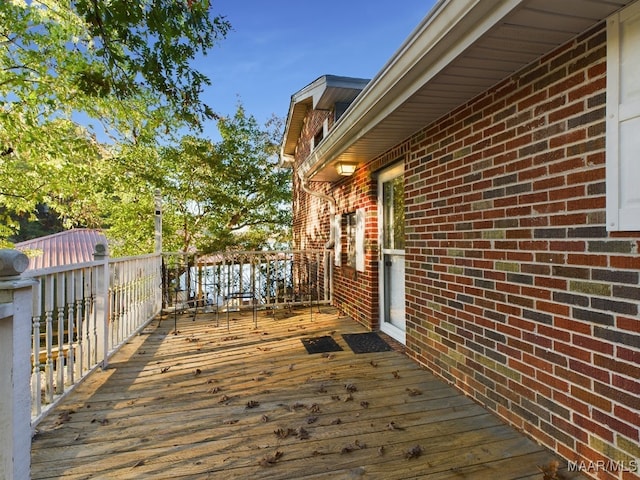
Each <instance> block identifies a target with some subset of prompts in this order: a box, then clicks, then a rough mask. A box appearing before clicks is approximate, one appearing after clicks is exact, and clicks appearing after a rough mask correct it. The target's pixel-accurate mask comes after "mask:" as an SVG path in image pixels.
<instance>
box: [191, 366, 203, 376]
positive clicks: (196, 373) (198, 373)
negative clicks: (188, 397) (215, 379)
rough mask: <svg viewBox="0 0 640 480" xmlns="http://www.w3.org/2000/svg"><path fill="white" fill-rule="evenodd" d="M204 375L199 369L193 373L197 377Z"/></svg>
mask: <svg viewBox="0 0 640 480" xmlns="http://www.w3.org/2000/svg"><path fill="white" fill-rule="evenodd" d="M201 373H202V370H200V369H199V368H196V369H195V371H194V372H193V374H194V375H195V376H196V377H197V376H198V375H200V374H201Z"/></svg>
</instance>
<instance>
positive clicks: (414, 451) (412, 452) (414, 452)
mask: <svg viewBox="0 0 640 480" xmlns="http://www.w3.org/2000/svg"><path fill="white" fill-rule="evenodd" d="M423 451H424V450H423V449H422V447H421V446H420V445H414V446H413V447H411V448H410V449H409V450H407V451H406V452H404V458H406V459H407V460H410V459H412V458H418V457H419V456H420V455H422V452H423Z"/></svg>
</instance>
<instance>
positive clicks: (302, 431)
mask: <svg viewBox="0 0 640 480" xmlns="http://www.w3.org/2000/svg"><path fill="white" fill-rule="evenodd" d="M296 437H298V439H299V440H306V439H307V438H309V432H308V431H307V430H305V429H304V428H303V427H299V428H298V429H297V430H296Z"/></svg>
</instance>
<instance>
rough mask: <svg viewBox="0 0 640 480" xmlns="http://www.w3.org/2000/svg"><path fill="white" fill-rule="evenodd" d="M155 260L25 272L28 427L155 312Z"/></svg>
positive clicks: (158, 292)
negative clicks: (29, 296)
mask: <svg viewBox="0 0 640 480" xmlns="http://www.w3.org/2000/svg"><path fill="white" fill-rule="evenodd" d="M161 261H162V259H161V256H160V255H145V256H139V257H129V258H119V259H109V258H108V257H107V256H106V255H97V256H96V261H94V262H89V263H83V264H76V265H72V266H67V267H58V268H51V269H46V270H39V271H36V272H32V273H31V274H30V273H29V272H26V273H25V277H31V278H32V279H33V280H35V281H36V282H37V283H36V286H35V287H34V289H33V314H32V315H33V317H32V352H31V360H32V365H31V367H32V368H31V371H32V375H31V390H32V399H31V400H32V427H35V425H37V423H38V421H39V420H40V419H41V418H42V416H43V415H44V414H45V413H46V411H47V410H48V409H49V408H50V407H51V406H52V405H54V404H55V403H57V401H58V400H59V399H60V398H62V397H63V396H64V394H65V393H66V392H67V391H69V390H70V389H71V388H73V386H74V385H76V384H77V383H78V382H79V381H80V380H81V379H82V378H84V377H85V376H86V375H87V374H88V373H89V372H91V371H92V370H94V369H95V368H96V367H98V366H102V367H106V365H107V363H108V359H109V357H110V356H111V355H112V354H113V353H114V352H115V351H116V350H117V349H118V348H119V347H120V346H121V345H122V344H123V343H124V342H125V341H126V340H127V339H128V338H130V337H131V336H132V335H134V334H136V333H137V332H138V331H139V330H140V329H142V328H143V327H144V326H145V325H146V324H147V323H148V322H149V321H150V320H151V319H153V317H154V316H155V315H156V314H157V313H159V312H160V309H161V306H162V303H161V302H162V276H161V272H162V267H161Z"/></svg>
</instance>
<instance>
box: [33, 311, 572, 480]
mask: <svg viewBox="0 0 640 480" xmlns="http://www.w3.org/2000/svg"><path fill="white" fill-rule="evenodd" d="M363 331H364V329H363V328H362V327H361V326H360V325H358V324H357V323H355V322H353V321H352V320H351V319H348V318H344V317H342V318H341V317H339V316H338V314H337V312H336V311H335V310H334V309H332V308H329V307H324V308H323V309H322V313H318V312H317V311H314V312H313V315H311V312H310V310H309V309H304V310H298V311H294V312H292V313H288V312H286V311H283V312H277V314H276V317H275V319H274V318H273V317H271V316H266V315H264V314H262V313H260V314H259V316H258V328H254V323H253V319H252V317H251V315H250V314H249V315H248V316H246V315H241V314H238V313H236V314H234V315H233V317H232V318H231V319H230V326H229V329H227V324H226V319H221V321H220V322H219V324H218V323H217V322H216V320H215V319H214V318H213V317H212V315H211V314H204V315H203V314H199V315H197V317H196V318H195V320H193V319H192V316H190V315H181V316H178V317H177V332H175V331H174V318H173V317H169V318H163V319H162V320H155V321H154V322H153V323H152V324H150V325H149V326H148V327H147V328H146V329H145V330H144V331H143V332H142V333H141V334H140V335H138V336H137V337H135V338H134V339H132V340H131V341H130V342H128V344H127V345H125V346H124V347H123V348H122V349H121V350H120V351H119V352H118V353H117V354H116V355H114V357H113V358H112V359H111V363H110V366H109V368H108V369H106V370H104V371H99V372H96V373H95V374H93V375H92V376H90V377H89V378H88V379H87V380H86V381H85V382H84V383H82V384H81V385H80V386H78V387H77V388H76V390H75V391H74V392H72V394H71V395H70V396H69V397H68V398H67V399H65V401H64V402H62V403H61V404H60V405H59V406H58V407H57V408H56V409H55V410H53V411H52V412H51V413H50V414H49V415H48V416H47V417H46V418H45V419H44V420H43V421H42V422H41V423H40V425H39V426H38V433H37V435H36V436H35V437H34V441H33V447H32V478H33V479H34V480H39V479H53V478H64V479H88V478H104V479H111V478H116V479H129V478H131V479H138V478H149V479H163V478H225V479H234V478H238V479H240V478H241V479H248V478H251V479H261V478H269V479H289V478H291V479H298V478H300V479H302V478H308V479H316V478H331V479H340V478H345V479H352V478H380V479H385V480H386V479H395V478H397V479H408V478H425V479H434V480H435V479H454V478H455V479H459V478H467V479H486V478H501V479H506V480H508V479H522V480H524V479H529V480H531V479H534V478H542V474H541V473H540V470H539V469H538V466H539V465H547V464H549V463H550V462H551V461H552V460H554V458H555V457H554V456H553V455H552V454H551V453H550V452H548V451H547V450H545V449H544V448H542V447H540V446H538V445H537V444H535V443H534V442H532V441H531V440H529V439H527V438H526V437H524V436H523V435H522V434H521V433H519V432H517V431H515V430H514V429H512V428H511V427H508V426H506V425H504V424H503V423H501V422H500V420H499V419H497V418H496V417H495V416H493V415H492V414H490V413H488V412H487V411H486V410H484V409H483V408H482V407H481V406H479V405H477V404H476V403H474V402H473V401H472V400H470V399H469V398H467V397H465V396H463V395H461V394H460V393H459V392H457V391H456V390H455V389H453V388H452V387H450V386H449V385H447V384H445V383H444V382H442V381H441V380H439V379H437V378H435V377H434V376H433V375H431V374H430V373H429V372H427V371H425V370H424V369H422V368H420V367H419V366H418V365H417V364H415V363H414V362H412V361H411V360H410V359H409V358H407V357H406V356H405V355H404V354H403V353H401V352H399V351H397V349H396V351H389V352H378V353H371V354H357V355H356V354H354V353H353V352H352V351H351V350H350V349H349V347H348V346H347V345H346V343H345V342H344V340H343V338H342V337H341V334H343V333H358V332H363ZM322 335H331V336H333V338H334V339H335V340H336V342H337V343H338V344H339V345H341V346H342V348H343V349H344V350H343V351H339V352H332V353H330V354H308V353H307V352H306V350H305V348H304V346H303V345H302V342H301V341H300V339H301V338H304V337H316V336H322ZM347 386H348V387H349V389H348V388H347ZM348 390H353V391H348ZM300 429H303V430H302V432H301V430H300ZM276 431H279V432H280V435H276V434H275V433H274V432H276ZM304 432H306V434H305V433H304ZM285 433H289V435H288V436H286V435H285ZM418 446H419V449H420V455H419V456H415V455H414V456H415V457H416V458H407V456H411V455H408V452H410V451H412V450H413V451H415V450H416V449H417V447H418ZM276 452H279V453H276ZM275 456H277V457H278V458H277V459H276V458H275ZM269 459H270V460H271V461H267V460H269ZM563 478H567V479H568V478H580V477H579V476H578V475H576V474H573V473H571V474H570V473H568V472H566V471H564V472H563Z"/></svg>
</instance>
